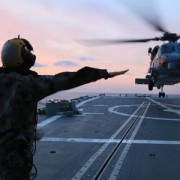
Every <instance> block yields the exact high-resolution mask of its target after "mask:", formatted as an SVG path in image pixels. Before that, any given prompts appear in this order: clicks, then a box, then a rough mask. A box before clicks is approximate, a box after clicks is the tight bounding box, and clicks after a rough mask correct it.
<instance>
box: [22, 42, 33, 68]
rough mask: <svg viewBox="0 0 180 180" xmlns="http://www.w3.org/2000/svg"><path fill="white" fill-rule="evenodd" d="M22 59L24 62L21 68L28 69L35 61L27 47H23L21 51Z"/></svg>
mask: <svg viewBox="0 0 180 180" xmlns="http://www.w3.org/2000/svg"><path fill="white" fill-rule="evenodd" d="M21 55H22V59H23V60H24V64H23V66H25V67H28V68H30V67H31V66H33V65H34V63H35V61H36V56H35V55H34V54H33V53H32V52H31V51H30V50H29V48H28V46H26V45H25V46H23V47H22V50H21Z"/></svg>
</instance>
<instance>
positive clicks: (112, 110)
mask: <svg viewBox="0 0 180 180" xmlns="http://www.w3.org/2000/svg"><path fill="white" fill-rule="evenodd" d="M148 99H149V98H148ZM149 100H150V99H149ZM158 105H159V103H158ZM131 106H137V105H118V106H113V107H110V108H108V111H109V112H111V113H114V114H118V115H121V116H128V117H129V116H131V114H127V113H123V112H119V111H116V109H117V108H121V107H123V108H126V107H127V108H128V107H131ZM163 107H164V108H165V107H166V110H164V111H171V112H174V111H175V112H176V113H180V112H179V111H178V110H177V111H176V110H173V109H172V108H168V107H167V106H165V105H163ZM167 108H168V109H167ZM135 117H136V116H135ZM144 118H146V119H151V120H163V121H180V119H176V118H158V117H148V116H146V117H144Z"/></svg>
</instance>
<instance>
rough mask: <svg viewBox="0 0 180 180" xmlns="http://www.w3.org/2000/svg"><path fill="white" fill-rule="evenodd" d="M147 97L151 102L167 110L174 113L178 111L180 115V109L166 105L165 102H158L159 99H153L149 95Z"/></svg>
mask: <svg viewBox="0 0 180 180" xmlns="http://www.w3.org/2000/svg"><path fill="white" fill-rule="evenodd" d="M147 99H149V100H150V101H151V102H153V103H155V104H157V105H159V106H161V107H162V108H165V109H164V111H166V112H173V113H176V114H178V115H180V110H177V109H172V108H170V107H168V106H166V105H164V104H162V103H160V102H158V101H155V100H154V99H152V98H149V97H148V98H147Z"/></svg>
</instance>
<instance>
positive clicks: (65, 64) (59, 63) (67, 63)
mask: <svg viewBox="0 0 180 180" xmlns="http://www.w3.org/2000/svg"><path fill="white" fill-rule="evenodd" d="M54 65H55V66H63V67H75V66H79V64H76V63H74V62H72V61H57V62H55V63H54Z"/></svg>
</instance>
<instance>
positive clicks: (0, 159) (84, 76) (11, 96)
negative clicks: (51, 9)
mask: <svg viewBox="0 0 180 180" xmlns="http://www.w3.org/2000/svg"><path fill="white" fill-rule="evenodd" d="M32 51H33V47H32V46H31V44H30V43H29V41H27V40H26V39H22V38H20V37H18V38H14V39H10V40H8V41H7V42H6V43H5V44H4V45H3V48H2V52H1V59H2V65H3V66H2V67H1V68H0V87H1V88H0V107H1V108H0V177H1V178H2V180H29V179H30V172H31V170H32V167H33V151H32V150H33V142H34V139H35V127H36V125H37V120H36V108H37V102H38V101H39V100H41V99H43V98H44V97H46V96H48V95H50V94H53V93H55V92H58V91H61V90H67V89H71V88H74V87H78V86H81V85H83V84H87V83H90V82H93V81H96V80H99V79H102V78H104V79H108V78H112V77H115V76H117V75H121V74H124V73H126V72H127V71H128V70H125V71H118V72H109V73H108V72H107V70H105V69H96V68H91V67H84V68H82V69H80V70H78V71H77V72H62V73H58V74H56V75H38V74H37V73H36V72H34V71H31V70H30V68H31V67H32V66H33V65H34V63H35V60H36V56H35V55H34V54H33V53H32Z"/></svg>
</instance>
